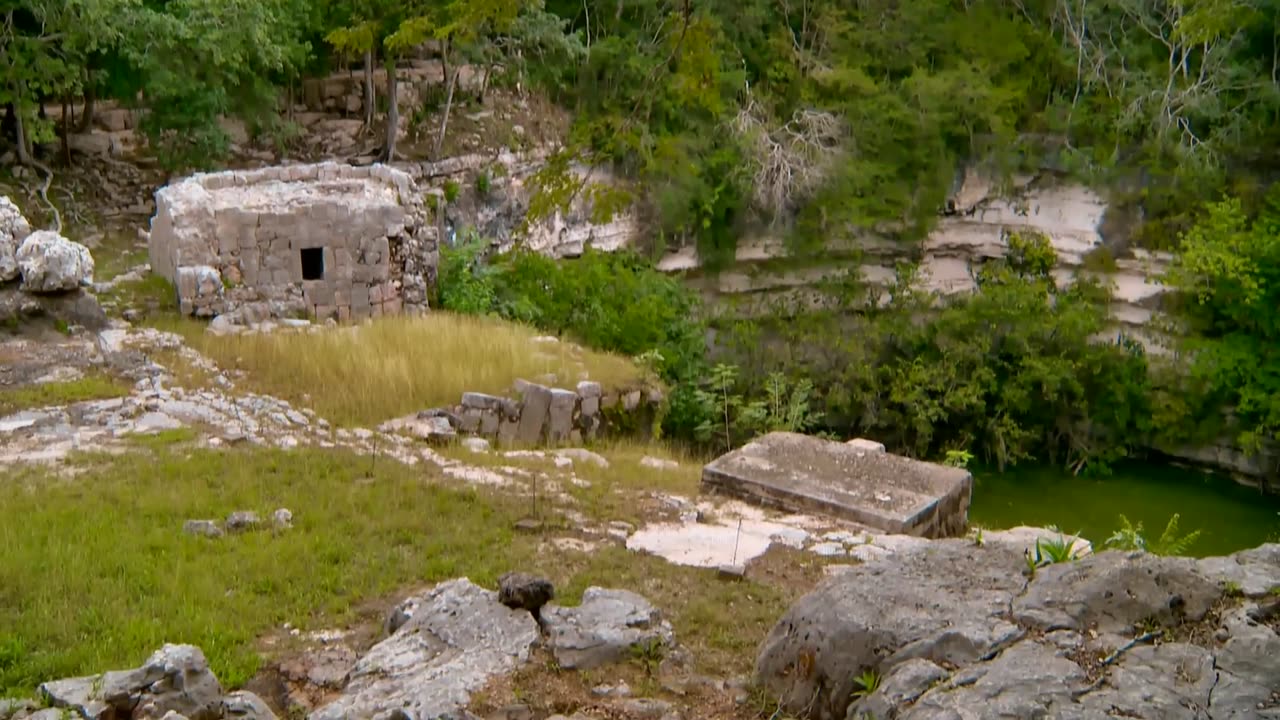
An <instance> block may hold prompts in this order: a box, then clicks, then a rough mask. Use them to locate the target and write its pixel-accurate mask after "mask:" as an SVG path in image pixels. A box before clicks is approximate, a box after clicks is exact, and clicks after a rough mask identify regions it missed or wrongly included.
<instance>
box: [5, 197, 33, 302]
mask: <svg viewBox="0 0 1280 720" xmlns="http://www.w3.org/2000/svg"><path fill="white" fill-rule="evenodd" d="M30 234H31V225H30V224H28V223H27V219H26V218H25V217H23V216H22V211H21V210H19V209H18V206H17V205H14V204H13V201H11V200H10V199H9V198H7V197H5V196H3V195H0V283H7V282H9V281H11V280H16V279H18V275H19V270H18V245H19V244H20V243H21V242H22V241H23V240H25V239H26V238H27V236H28V235H30Z"/></svg>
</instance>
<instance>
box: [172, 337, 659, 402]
mask: <svg viewBox="0 0 1280 720" xmlns="http://www.w3.org/2000/svg"><path fill="white" fill-rule="evenodd" d="M182 328H184V330H183V333H184V334H185V335H186V336H187V339H188V342H189V343H190V344H191V345H192V346H194V347H195V348H196V349H198V350H200V351H201V352H203V353H205V354H206V355H208V356H209V357H211V358H212V359H213V360H214V361H215V362H216V363H217V364H218V365H219V366H220V367H222V368H224V369H240V370H244V371H246V372H247V376H246V377H245V378H244V379H243V380H242V381H241V383H242V384H244V385H245V386H247V387H248V388H250V389H252V390H254V391H257V392H261V393H266V394H270V395H274V396H276V397H281V398H284V399H286V400H289V401H290V402H293V403H297V404H301V405H303V406H306V407H311V408H312V409H314V410H316V412H318V413H320V415H321V416H322V417H324V418H326V419H328V420H329V421H331V422H335V423H337V424H340V425H373V424H377V423H379V422H382V421H384V420H388V419H391V418H393V417H398V416H402V415H406V414H408V413H411V412H415V411H419V410H424V409H427V408H430V407H438V406H442V405H453V404H456V403H457V402H458V401H459V400H460V399H461V398H462V393H464V392H467V391H475V392H487V393H498V394H503V393H509V392H510V389H511V387H512V385H513V384H514V383H515V381H516V380H517V379H519V378H525V379H530V380H532V379H535V378H537V377H539V376H542V375H545V374H548V373H554V374H555V375H556V376H557V377H558V379H559V383H561V384H563V385H567V386H569V387H573V386H574V385H575V384H576V383H577V382H578V379H579V375H580V373H582V372H583V371H585V372H586V373H587V375H588V376H589V377H590V378H591V379H593V380H596V381H598V382H601V383H604V384H605V385H606V386H610V385H622V384H626V383H633V382H635V381H637V380H638V379H639V377H640V370H639V369H638V368H637V367H636V366H635V364H634V363H632V362H631V361H630V360H628V359H626V358H623V357H620V356H617V355H609V354H605V353H598V352H592V351H588V350H578V349H576V348H573V347H571V346H570V345H568V344H566V343H534V342H533V338H534V337H535V336H536V335H537V334H538V333H537V332H535V331H534V330H532V329H530V328H527V327H525V326H522V325H516V324H513V323H509V322H504V321H501V320H496V319H493V318H483V317H469V316H462V315H453V314H450V313H443V312H440V313H432V314H429V315H425V316H419V317H407V316H400V317H387V318H380V319H377V320H374V321H371V322H368V323H363V324H359V325H352V326H344V327H338V328H330V329H325V330H322V331H319V332H274V333H270V334H265V335H263V334H247V335H230V336H223V337H218V336H215V335H212V334H210V333H206V332H203V330H202V327H201V326H200V325H199V324H196V323H185V324H184V325H183V326H182Z"/></svg>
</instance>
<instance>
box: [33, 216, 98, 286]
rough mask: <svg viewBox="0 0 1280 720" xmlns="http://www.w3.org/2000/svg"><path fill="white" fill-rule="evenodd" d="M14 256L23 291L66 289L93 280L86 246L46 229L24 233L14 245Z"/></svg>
mask: <svg viewBox="0 0 1280 720" xmlns="http://www.w3.org/2000/svg"><path fill="white" fill-rule="evenodd" d="M17 258H18V269H19V270H20V271H21V272H22V289H23V290H26V291H27V292H32V293H55V292H67V291H70V290H75V289H77V288H79V287H81V286H87V285H91V284H92V283H93V255H91V254H89V248H87V247H85V246H83V245H81V244H80V243H78V242H72V241H71V240H68V239H66V238H64V237H62V236H61V235H59V234H58V233H56V232H53V231H50V230H40V231H37V232H33V233H31V234H30V235H28V236H27V238H26V239H25V240H23V241H22V244H21V245H19V246H18V252H17Z"/></svg>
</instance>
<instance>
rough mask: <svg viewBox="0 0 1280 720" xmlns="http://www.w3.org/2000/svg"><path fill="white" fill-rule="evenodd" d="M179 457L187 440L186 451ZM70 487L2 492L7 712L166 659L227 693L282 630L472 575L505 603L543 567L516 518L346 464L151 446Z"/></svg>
mask: <svg viewBox="0 0 1280 720" xmlns="http://www.w3.org/2000/svg"><path fill="white" fill-rule="evenodd" d="M179 439H180V438H179ZM79 464H80V465H81V466H82V467H83V470H84V472H82V473H80V474H78V475H76V476H75V477H74V478H73V479H69V480H68V479H65V478H64V479H59V478H56V477H55V476H51V475H46V474H44V473H43V472H41V471H36V470H27V471H22V472H20V473H17V474H16V477H15V476H14V475H9V476H8V477H7V478H6V479H4V480H0V517H4V518H8V519H10V520H15V519H18V518H21V522H12V521H6V522H3V523H0V547H3V548H4V551H3V553H0V607H3V608H5V612H3V613H0V696H4V695H5V694H10V693H23V692H29V691H30V690H31V689H32V688H33V687H34V686H35V685H36V684H38V683H40V682H42V681H45V680H49V679H53V678H59V677H66V676H72V675H83V674H89V673H95V672H101V671H103V670H107V669H116V668H126V667H134V666H136V665H137V664H139V663H140V662H141V661H142V660H144V659H145V658H146V657H147V655H149V654H150V653H151V652H152V651H154V650H155V649H156V648H158V647H159V646H160V645H161V644H163V643H165V642H189V643H194V644H196V645H199V646H200V647H202V648H203V649H204V651H205V653H206V654H207V655H208V657H209V659H210V662H211V664H212V666H213V669H214V671H215V672H216V673H217V675H218V677H219V678H220V679H222V680H223V682H224V683H226V684H228V685H230V686H237V685H240V684H243V683H244V682H245V681H246V680H247V679H248V678H249V677H251V676H252V674H253V673H254V672H255V671H256V669H257V666H258V662H259V660H258V656H257V654H256V653H255V650H254V643H255V640H256V639H257V638H259V637H260V636H261V635H262V634H264V633H265V632H267V631H268V630H270V629H271V628H273V627H278V626H279V625H280V624H281V623H284V622H291V623H293V624H294V625H295V626H298V627H301V628H304V629H305V628H308V627H311V628H314V627H330V626H333V625H334V624H342V623H343V622H344V621H347V620H349V619H350V618H351V616H352V613H353V608H354V607H355V605H356V604H357V603H359V602H360V601H362V600H366V599H369V598H376V597H381V596H385V595H388V594H391V593H392V592H393V591H395V590H396V589H397V588H401V587H403V586H406V585H410V584H420V583H426V582H435V581H439V580H443V579H446V578H450V577H455V576H459V575H467V576H470V577H471V578H472V579H473V580H475V581H476V582H480V583H485V584H488V585H489V586H490V587H492V586H493V584H494V582H495V580H496V577H497V576H498V575H499V574H501V573H502V572H505V571H507V570H509V569H511V568H512V567H515V566H518V565H519V564H520V563H521V562H522V561H524V560H526V559H527V558H528V557H529V556H530V555H531V554H532V552H533V550H532V547H531V546H530V542H531V541H530V540H527V539H521V540H520V541H516V540H515V539H513V537H512V530H511V527H512V522H513V520H514V518H516V517H518V512H517V510H518V508H515V507H513V506H509V505H507V504H505V503H504V501H503V500H502V499H501V498H500V497H497V496H495V497H490V498H482V497H481V496H478V495H477V494H476V493H475V492H472V491H470V490H465V489H464V490H457V489H449V488H446V487H443V486H440V485H438V484H433V483H429V482H425V481H424V478H423V477H422V472H421V470H411V469H410V468H407V467H405V466H402V465H399V464H397V463H393V462H388V461H385V460H384V461H382V462H379V463H378V464H377V466H376V468H375V470H376V473H375V474H374V476H373V477H372V478H370V477H367V474H368V472H369V471H370V469H371V464H370V460H369V459H368V458H360V457H357V456H354V455H350V454H346V453H340V452H322V451H312V450H308V451H297V452H284V451H277V450H265V449H255V450H244V451H222V452H217V451H211V450H192V449H190V448H187V447H184V446H182V445H176V444H171V445H167V446H166V445H163V444H161V443H156V444H155V445H153V446H152V447H151V449H150V450H143V451H138V452H133V453H130V454H126V455H123V456H97V457H84V458H81V459H80V461H79ZM277 507H287V508H289V509H290V510H292V511H293V513H294V529H292V530H290V531H287V532H284V533H280V534H274V533H272V532H269V531H268V532H258V533H250V534H244V535H236V536H227V537H223V538H220V539H216V540H210V539H206V538H200V537H193V536H189V535H186V534H184V533H183V531H182V524H183V522H184V521H185V520H187V519H191V518H224V517H225V516H226V515H227V514H228V513H230V512H232V511H234V510H255V511H257V512H258V513H259V514H261V515H264V516H267V515H269V514H270V513H271V511H272V510H273V509H275V508H277Z"/></svg>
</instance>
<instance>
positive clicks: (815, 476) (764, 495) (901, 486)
mask: <svg viewBox="0 0 1280 720" xmlns="http://www.w3.org/2000/svg"><path fill="white" fill-rule="evenodd" d="M702 487H703V489H704V490H706V491H709V492H716V493H722V494H725V495H731V496H735V497H739V498H742V499H744V500H747V501H750V502H753V503H756V504H759V505H764V506H767V507H774V508H778V509H781V510H786V511H788V512H798V513H814V512H817V513H823V514H826V515H830V516H833V517H837V518H841V519H844V520H852V521H854V522H857V523H861V524H863V525H866V526H868V527H870V528H874V529H876V530H880V531H882V532H886V533H895V534H902V535H916V536H919V537H928V538H938V537H953V536H956V535H960V534H962V533H963V532H964V530H965V526H966V525H967V524H968V519H969V500H970V497H971V496H972V492H973V476H972V475H971V474H969V471H967V470H963V469H960V468H953V467H948V466H946V465H938V464H936V463H929V462H921V461H919V460H912V459H910V458H905V457H902V456H899V455H891V454H889V453H886V452H884V450H883V446H877V444H876V443H869V442H866V441H854V442H852V443H839V442H832V441H830V440H822V439H820V438H816V437H810V436H808V435H799V434H796V433H783V432H776V433H770V434H768V435H765V436H764V437H761V438H758V439H756V440H754V441H753V442H750V443H748V444H746V445H744V446H742V447H740V448H738V449H737V450H734V451H732V452H730V453H728V454H725V455H722V456H720V457H718V458H716V459H715V460H713V461H712V462H711V463H709V464H708V465H707V466H706V467H704V468H703V469H702Z"/></svg>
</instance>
